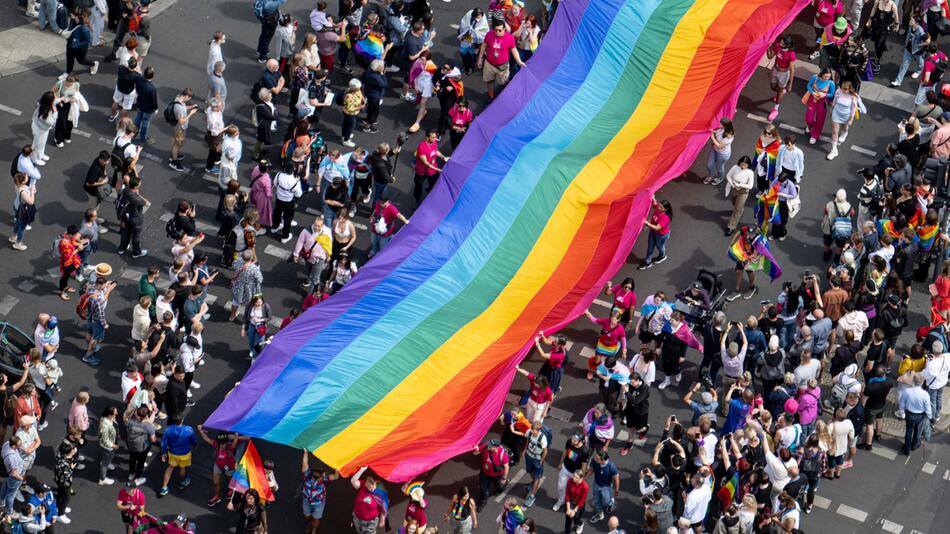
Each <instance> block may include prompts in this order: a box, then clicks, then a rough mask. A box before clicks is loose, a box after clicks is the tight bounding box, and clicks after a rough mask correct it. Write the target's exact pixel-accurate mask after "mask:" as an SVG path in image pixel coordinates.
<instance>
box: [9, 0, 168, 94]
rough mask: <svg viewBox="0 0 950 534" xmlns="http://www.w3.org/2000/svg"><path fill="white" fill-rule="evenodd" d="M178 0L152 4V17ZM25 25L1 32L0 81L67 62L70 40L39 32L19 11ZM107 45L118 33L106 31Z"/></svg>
mask: <svg viewBox="0 0 950 534" xmlns="http://www.w3.org/2000/svg"><path fill="white" fill-rule="evenodd" d="M174 4H175V0H161V1H159V2H155V3H153V4H152V7H151V12H150V14H149V17H152V18H154V17H157V16H158V15H160V14H161V13H163V12H164V11H165V10H166V9H168V8H170V7H172V6H173V5H174ZM16 16H17V17H20V18H21V19H22V20H23V21H24V24H22V25H18V26H15V27H12V28H8V29H4V30H2V31H0V78H5V77H7V76H13V75H15V74H20V73H21V72H26V71H30V70H34V69H38V68H41V67H45V66H46V65H48V64H50V63H57V62H60V63H62V62H64V61H65V58H66V40H65V39H63V38H62V37H60V36H59V35H56V34H54V33H53V32H51V31H50V30H49V29H46V30H45V31H40V30H39V23H38V22H36V20H35V19H33V20H32V22H26V21H27V20H28V19H26V18H25V17H24V16H23V12H22V10H18V11H17V14H16ZM103 36H104V37H105V39H106V44H111V42H112V39H113V38H114V37H115V34H114V33H113V32H111V31H108V30H106V31H104V32H103Z"/></svg>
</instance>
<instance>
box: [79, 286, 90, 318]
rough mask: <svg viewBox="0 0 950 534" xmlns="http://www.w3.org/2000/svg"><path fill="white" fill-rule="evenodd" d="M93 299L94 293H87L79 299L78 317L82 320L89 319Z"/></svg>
mask: <svg viewBox="0 0 950 534" xmlns="http://www.w3.org/2000/svg"><path fill="white" fill-rule="evenodd" d="M90 299H92V293H91V292H89V291H87V292H85V293H83V294H82V295H81V296H80V297H79V302H78V303H77V304H76V315H78V316H79V318H80V319H82V320H84V321H85V320H86V319H89V300H90Z"/></svg>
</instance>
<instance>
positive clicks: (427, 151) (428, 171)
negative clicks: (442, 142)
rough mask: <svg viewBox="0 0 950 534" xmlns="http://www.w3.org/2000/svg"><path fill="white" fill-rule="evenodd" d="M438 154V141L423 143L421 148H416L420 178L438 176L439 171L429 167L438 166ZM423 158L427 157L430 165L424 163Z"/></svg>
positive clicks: (420, 145) (420, 144) (417, 170)
mask: <svg viewBox="0 0 950 534" xmlns="http://www.w3.org/2000/svg"><path fill="white" fill-rule="evenodd" d="M438 154H439V142H438V141H434V142H432V143H430V142H429V141H423V142H421V143H419V146H418V147H416V174H418V175H419V176H432V175H433V174H437V173H438V172H439V171H437V170H435V169H433V168H432V167H429V165H436V156H437V155H438ZM422 156H425V157H426V161H428V162H429V165H425V164H424V163H422Z"/></svg>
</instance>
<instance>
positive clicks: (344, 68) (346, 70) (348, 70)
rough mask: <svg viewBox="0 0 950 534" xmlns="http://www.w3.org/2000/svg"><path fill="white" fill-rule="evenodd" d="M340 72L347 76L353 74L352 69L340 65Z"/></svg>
mask: <svg viewBox="0 0 950 534" xmlns="http://www.w3.org/2000/svg"><path fill="white" fill-rule="evenodd" d="M340 70H342V71H343V72H345V73H347V74H353V69H351V68H349V67H347V66H346V65H340Z"/></svg>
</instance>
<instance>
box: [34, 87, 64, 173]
mask: <svg viewBox="0 0 950 534" xmlns="http://www.w3.org/2000/svg"><path fill="white" fill-rule="evenodd" d="M57 103H58V102H57V100H56V95H55V93H53V92H52V91H47V92H45V93H43V96H41V97H40V99H39V101H38V102H37V104H36V109H35V110H33V118H32V120H31V122H30V129H31V130H32V133H33V142H32V144H31V145H30V146H31V147H32V149H33V152H32V153H31V154H30V159H31V160H33V163H34V164H35V165H38V166H41V167H42V166H43V165H46V162H47V161H49V156H47V155H46V141H47V140H48V139H49V134H50V132H51V131H52V130H53V126H54V125H55V124H56V120H57V118H58V117H59V114H58V113H57V112H56V104H57Z"/></svg>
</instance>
